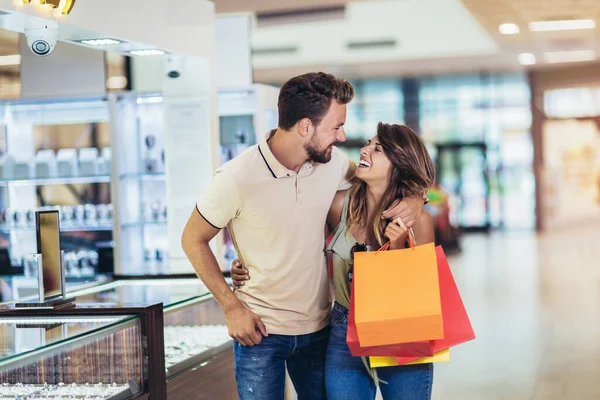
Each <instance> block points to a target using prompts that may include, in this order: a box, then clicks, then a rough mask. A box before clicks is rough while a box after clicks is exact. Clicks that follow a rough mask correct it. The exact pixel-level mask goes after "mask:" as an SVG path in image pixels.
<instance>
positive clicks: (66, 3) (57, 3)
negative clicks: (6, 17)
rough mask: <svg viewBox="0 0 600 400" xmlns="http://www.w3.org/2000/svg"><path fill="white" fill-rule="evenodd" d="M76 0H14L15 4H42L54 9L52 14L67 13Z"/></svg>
mask: <svg viewBox="0 0 600 400" xmlns="http://www.w3.org/2000/svg"><path fill="white" fill-rule="evenodd" d="M76 1H77V0H34V1H33V2H32V1H31V0H15V4H17V5H25V4H31V5H33V6H42V7H46V8H51V9H54V15H55V16H60V15H69V14H70V13H71V10H73V7H74V6H75V2H76Z"/></svg>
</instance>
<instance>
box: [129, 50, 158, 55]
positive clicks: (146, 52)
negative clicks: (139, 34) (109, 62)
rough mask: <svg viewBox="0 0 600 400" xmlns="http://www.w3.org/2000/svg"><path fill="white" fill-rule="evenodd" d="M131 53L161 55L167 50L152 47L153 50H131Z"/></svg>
mask: <svg viewBox="0 0 600 400" xmlns="http://www.w3.org/2000/svg"><path fill="white" fill-rule="evenodd" d="M129 54H133V55H134V56H160V55H162V54H165V52H164V51H162V50H156V49H151V50H131V51H130V52H129Z"/></svg>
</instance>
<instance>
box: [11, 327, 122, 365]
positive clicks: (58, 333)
mask: <svg viewBox="0 0 600 400" xmlns="http://www.w3.org/2000/svg"><path fill="white" fill-rule="evenodd" d="M125 318H126V317H124V316H116V317H106V318H76V317H68V318H67V317H65V318H50V317H47V318H41V317H40V318H34V317H28V318H24V317H19V318H4V317H0V332H1V337H2V338H3V340H2V342H0V363H3V365H6V364H5V363H6V362H7V361H9V360H10V359H11V358H12V357H13V356H17V355H25V354H27V353H28V352H30V351H33V350H38V349H40V348H43V347H45V346H49V345H53V344H59V343H62V342H64V341H65V340H68V339H73V338H76V337H79V336H83V335H84V334H88V333H91V332H93V331H95V330H97V329H100V328H104V327H106V326H108V325H110V324H112V323H115V322H119V321H123V320H125Z"/></svg>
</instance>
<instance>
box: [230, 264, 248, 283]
mask: <svg viewBox="0 0 600 400" xmlns="http://www.w3.org/2000/svg"><path fill="white" fill-rule="evenodd" d="M248 279H250V274H249V273H248V270H247V269H246V268H244V267H243V266H242V263H241V262H240V260H238V259H237V258H236V259H235V260H233V262H232V263H231V280H232V281H233V288H234V289H239V288H241V287H242V286H244V285H245V284H246V282H245V281H247V280H248Z"/></svg>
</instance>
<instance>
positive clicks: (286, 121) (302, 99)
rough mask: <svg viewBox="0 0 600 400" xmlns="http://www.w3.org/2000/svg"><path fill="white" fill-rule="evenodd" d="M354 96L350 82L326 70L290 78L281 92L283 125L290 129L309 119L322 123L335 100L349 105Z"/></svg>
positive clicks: (280, 120)
mask: <svg viewBox="0 0 600 400" xmlns="http://www.w3.org/2000/svg"><path fill="white" fill-rule="evenodd" d="M353 97H354V88H353V87H352V85H351V84H350V82H348V81H346V80H344V79H339V78H336V77H335V76H333V75H331V74H326V73H324V72H311V73H308V74H304V75H299V76H296V77H294V78H292V79H290V80H289V81H287V82H286V83H285V84H284V85H283V86H282V88H281V90H280V91H279V100H278V102H277V107H278V109H279V127H280V128H281V129H285V130H290V129H291V128H292V127H293V126H294V125H296V123H297V122H298V121H300V120H301V119H303V118H309V119H310V120H311V121H312V123H313V124H314V125H319V123H320V122H321V120H322V119H323V117H324V116H325V114H327V111H329V107H331V101H332V100H335V101H337V102H338V103H340V104H348V103H349V102H350V101H352V98H353Z"/></svg>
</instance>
